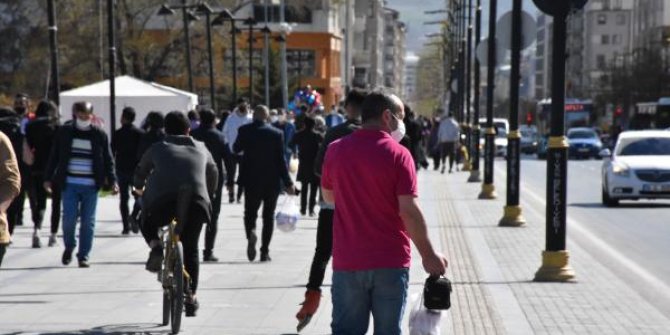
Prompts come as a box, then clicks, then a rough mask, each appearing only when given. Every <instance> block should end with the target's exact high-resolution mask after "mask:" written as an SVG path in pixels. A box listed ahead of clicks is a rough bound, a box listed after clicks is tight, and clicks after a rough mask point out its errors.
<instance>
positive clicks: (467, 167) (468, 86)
mask: <svg viewBox="0 0 670 335" xmlns="http://www.w3.org/2000/svg"><path fill="white" fill-rule="evenodd" d="M472 7H473V6H472V0H468V4H467V12H466V13H467V50H466V61H465V76H466V77H465V119H464V120H463V130H464V131H465V147H466V148H467V150H468V152H472V151H471V145H472V142H471V140H472V136H471V135H472V134H471V128H470V127H471V119H472V110H471V105H470V104H471V100H470V99H471V97H472V96H471V94H472V54H473V52H472V33H473V32H472V30H473V29H472V28H473V27H472V19H473V17H472ZM463 171H472V165H471V164H470V160H469V159H467V160H465V162H464V163H463Z"/></svg>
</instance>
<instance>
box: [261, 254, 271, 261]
mask: <svg viewBox="0 0 670 335" xmlns="http://www.w3.org/2000/svg"><path fill="white" fill-rule="evenodd" d="M270 261H272V258H270V254H261V262H270Z"/></svg>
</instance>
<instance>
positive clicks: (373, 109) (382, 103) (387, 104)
mask: <svg viewBox="0 0 670 335" xmlns="http://www.w3.org/2000/svg"><path fill="white" fill-rule="evenodd" d="M399 107H401V106H398V103H397V102H396V100H394V99H393V95H392V94H391V93H389V92H387V91H385V90H383V89H378V90H374V91H372V92H370V94H368V96H367V97H365V100H363V105H362V106H361V119H362V120H363V122H367V121H370V120H378V119H380V118H381V116H382V114H383V113H384V111H385V110H387V109H388V110H390V111H391V113H393V114H397V113H398V112H399Z"/></svg>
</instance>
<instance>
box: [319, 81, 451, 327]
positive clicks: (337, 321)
mask: <svg viewBox="0 0 670 335" xmlns="http://www.w3.org/2000/svg"><path fill="white" fill-rule="evenodd" d="M361 109H362V118H363V127H362V129H360V130H358V131H356V132H354V133H353V134H351V135H349V136H347V137H345V138H342V139H341V140H339V141H336V142H333V143H332V144H331V145H330V146H329V147H328V151H327V153H326V158H325V160H324V165H323V170H322V179H321V186H322V190H323V198H324V200H325V201H327V202H329V203H332V204H336V206H335V221H334V223H333V270H334V271H333V286H332V300H333V321H332V324H331V328H332V331H333V334H335V335H339V334H365V333H366V331H367V329H368V324H369V320H370V313H372V316H373V319H374V332H375V334H400V333H401V325H400V322H401V320H402V315H403V311H404V307H405V303H406V300H407V285H408V282H409V266H410V258H411V247H410V239H411V240H412V241H413V242H414V245H415V246H416V247H417V249H418V250H419V253H420V254H421V258H422V260H423V267H424V269H425V270H426V272H428V273H430V274H431V275H441V274H444V272H445V270H446V267H447V260H446V259H445V258H444V256H442V255H440V254H439V253H437V252H436V251H435V250H434V249H433V246H432V244H431V242H430V239H429V238H428V231H427V228H426V224H425V221H424V218H423V214H422V212H421V209H419V207H418V204H417V202H416V197H417V196H418V190H417V180H416V169H415V166H414V161H413V159H412V155H411V154H410V152H409V151H408V150H407V149H405V148H404V147H402V146H401V145H400V144H399V143H398V142H399V141H400V140H401V139H402V138H403V136H404V129H405V127H404V124H403V121H402V119H403V118H404V109H403V104H402V102H401V101H400V99H399V98H398V97H397V96H395V95H393V94H389V93H386V92H383V91H376V92H373V93H371V94H369V95H368V96H367V97H366V99H365V100H364V102H363V106H362V108H361Z"/></svg>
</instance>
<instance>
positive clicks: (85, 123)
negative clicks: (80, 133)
mask: <svg viewBox="0 0 670 335" xmlns="http://www.w3.org/2000/svg"><path fill="white" fill-rule="evenodd" d="M74 124H75V125H76V126H77V128H78V129H81V130H86V129H88V128H89V127H90V126H91V120H86V121H82V120H79V119H77V121H76V122H75V123H74Z"/></svg>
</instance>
